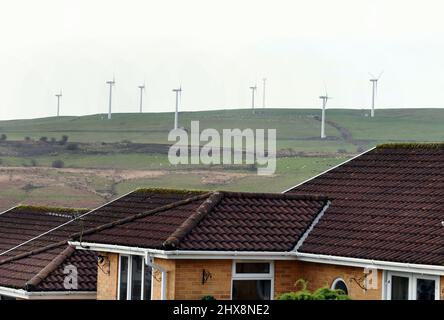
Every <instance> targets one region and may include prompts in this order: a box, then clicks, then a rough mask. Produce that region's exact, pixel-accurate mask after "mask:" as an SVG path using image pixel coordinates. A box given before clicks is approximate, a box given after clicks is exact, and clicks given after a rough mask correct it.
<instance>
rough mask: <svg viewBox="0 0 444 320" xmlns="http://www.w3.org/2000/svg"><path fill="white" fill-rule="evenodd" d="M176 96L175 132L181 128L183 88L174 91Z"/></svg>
mask: <svg viewBox="0 0 444 320" xmlns="http://www.w3.org/2000/svg"><path fill="white" fill-rule="evenodd" d="M173 92H174V93H175V94H176V112H175V113H174V130H177V129H178V128H179V98H181V97H182V86H180V87H179V88H177V89H173Z"/></svg>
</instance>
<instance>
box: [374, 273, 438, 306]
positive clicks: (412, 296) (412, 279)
mask: <svg viewBox="0 0 444 320" xmlns="http://www.w3.org/2000/svg"><path fill="white" fill-rule="evenodd" d="M392 276H398V277H404V278H408V279H409V289H408V290H409V292H408V299H409V300H416V286H417V281H416V280H418V279H425V280H434V281H435V300H440V299H441V297H440V292H441V289H440V280H441V279H440V276H435V275H427V274H420V273H407V272H395V271H386V272H385V277H384V278H385V281H384V288H383V290H384V292H385V295H384V297H385V299H386V300H391V298H392Z"/></svg>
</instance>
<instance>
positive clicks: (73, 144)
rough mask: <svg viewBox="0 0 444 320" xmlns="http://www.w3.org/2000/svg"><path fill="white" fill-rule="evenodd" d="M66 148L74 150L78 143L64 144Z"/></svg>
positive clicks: (77, 147)
mask: <svg viewBox="0 0 444 320" xmlns="http://www.w3.org/2000/svg"><path fill="white" fill-rule="evenodd" d="M66 149H67V150H70V151H76V150H79V145H78V144H77V143H69V144H68V145H67V146H66Z"/></svg>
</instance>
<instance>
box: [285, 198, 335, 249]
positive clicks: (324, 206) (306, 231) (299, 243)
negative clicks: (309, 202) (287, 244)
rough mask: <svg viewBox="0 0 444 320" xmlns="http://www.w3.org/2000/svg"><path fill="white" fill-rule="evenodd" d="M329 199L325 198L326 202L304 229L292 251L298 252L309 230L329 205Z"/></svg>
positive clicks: (314, 225)
mask: <svg viewBox="0 0 444 320" xmlns="http://www.w3.org/2000/svg"><path fill="white" fill-rule="evenodd" d="M330 204H331V201H330V200H327V202H326V203H325V204H324V205H323V206H322V208H321V209H320V210H319V212H318V214H317V215H316V216H315V218H314V219H313V221H312V222H311V223H310V224H309V225H308V227H307V228H306V229H305V231H304V233H303V234H302V236H301V237H300V238H299V240H298V241H297V243H296V245H295V246H294V248H293V250H292V251H295V252H298V250H299V248H300V247H301V246H302V245H303V244H304V241H305V239H307V237H308V236H309V235H310V233H311V231H312V230H313V229H314V228H315V227H316V225H317V224H318V222H319V220H321V218H322V217H323V216H324V213H325V212H326V211H327V209H328V207H330Z"/></svg>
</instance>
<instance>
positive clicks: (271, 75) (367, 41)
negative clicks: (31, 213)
mask: <svg viewBox="0 0 444 320" xmlns="http://www.w3.org/2000/svg"><path fill="white" fill-rule="evenodd" d="M443 9H444V4H443V3H442V1H438V0H436V1H431V0H422V1H409V0H403V1H401V0H384V1H382V0H369V1H366V0H335V1H329V0H310V1H299V0H289V1H282V0H273V1H259V0H254V1H250V0H237V1H236V0H224V1H212V0H186V1H183V0H182V1H171V0H170V1H168V0H167V1H165V0H162V1H147V0H146V1H135V0H126V1H123V0H122V1H110V0H106V1H105V0H103V1H102V0H89V1H88V0H75V1H74V0H71V1H64V0H53V1H52V0H39V1H23V0H16V1H1V2H0V41H1V45H0V104H1V108H0V118H1V119H11V118H30V117H38V116H48V115H54V114H55V108H56V98H55V97H54V94H55V93H56V92H57V91H58V90H59V88H61V89H62V90H63V98H62V99H63V100H62V114H65V115H66V114H68V115H74V114H76V115H80V114H91V113H104V112H105V111H106V108H107V87H106V85H105V81H106V80H108V79H111V78H112V76H113V74H115V77H116V87H115V103H114V111H116V112H136V111H137V108H138V89H137V86H138V85H139V84H140V83H142V82H143V81H144V80H145V81H146V84H147V87H148V91H147V96H146V100H145V101H146V104H145V109H146V110H147V111H154V112H160V111H173V108H174V95H173V93H172V92H171V89H172V88H173V87H176V86H178V85H179V84H182V87H183V89H184V92H183V108H182V110H203V109H220V108H239V107H248V106H249V104H250V92H249V89H248V87H249V86H250V85H252V84H254V83H257V84H258V86H259V89H260V85H261V79H262V77H264V76H265V77H267V78H268V82H267V87H268V90H267V96H268V103H269V106H270V107H294V108H300V107H311V108H313V107H319V105H320V101H319V99H318V98H317V97H318V96H319V94H321V93H322V91H323V90H324V89H323V87H324V81H325V82H326V83H327V86H328V91H329V94H330V95H331V96H333V97H334V99H333V100H331V101H329V106H330V107H346V108H362V107H367V106H369V104H370V92H371V91H370V82H369V81H368V78H369V76H368V72H373V73H376V74H377V73H379V72H380V71H381V70H385V73H384V75H383V78H382V79H381V81H380V88H379V89H380V90H379V97H378V102H377V104H378V106H380V107H442V106H444V90H442V87H443V86H444V72H443V71H444V40H443V39H444V38H443V34H444V23H443V21H442V17H441V15H442V12H443ZM258 94H259V95H260V94H261V91H260V90H259V91H258Z"/></svg>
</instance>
